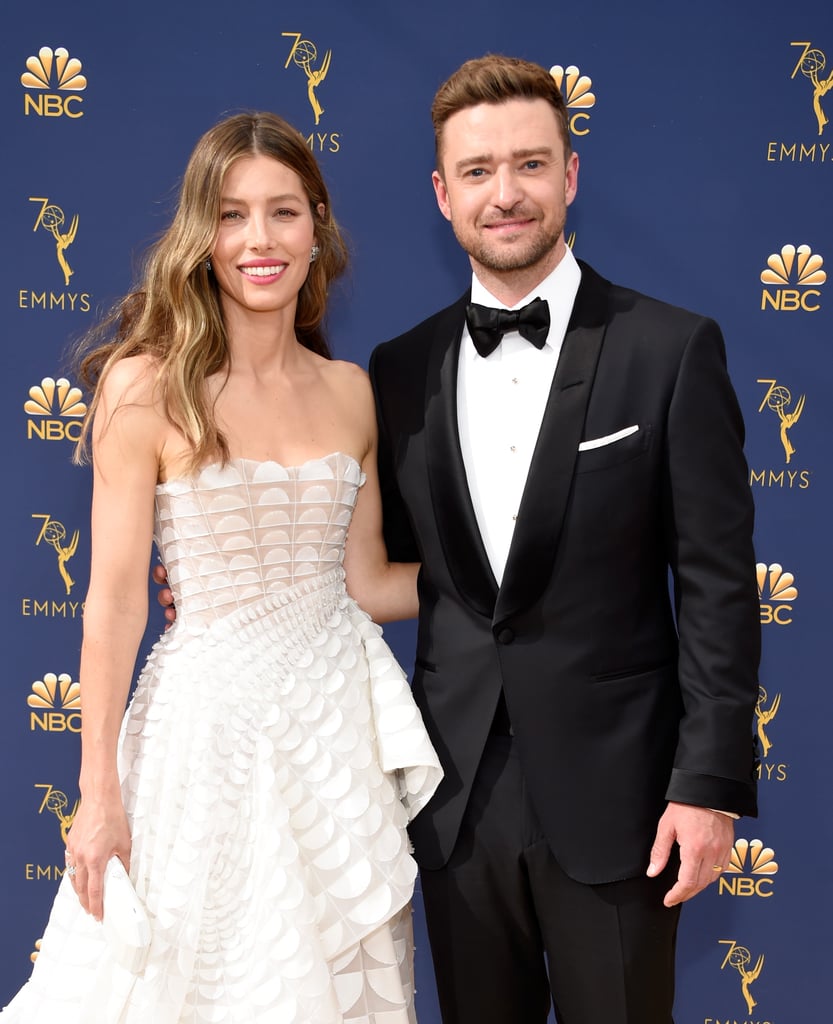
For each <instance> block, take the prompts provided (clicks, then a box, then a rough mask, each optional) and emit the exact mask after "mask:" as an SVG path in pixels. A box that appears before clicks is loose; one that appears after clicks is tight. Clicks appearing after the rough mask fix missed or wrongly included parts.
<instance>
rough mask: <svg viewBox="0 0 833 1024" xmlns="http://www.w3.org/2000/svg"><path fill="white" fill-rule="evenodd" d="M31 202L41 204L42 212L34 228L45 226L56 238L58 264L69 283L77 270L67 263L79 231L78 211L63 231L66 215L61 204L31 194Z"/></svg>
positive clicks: (66, 282) (66, 281)
mask: <svg viewBox="0 0 833 1024" xmlns="http://www.w3.org/2000/svg"><path fill="white" fill-rule="evenodd" d="M29 202H30V203H40V204H41V208H40V213H39V214H38V216H37V218H36V219H35V226H34V228H32V230H33V231H37V230H38V228H43V229H44V230H45V231H48V232H49V233H50V235H52V237H53V238H54V239H55V257H56V259H57V260H58V266H59V267H60V268H61V270H62V271H63V273H64V285H68V284H69V279H70V278H71V277H72V275H73V274H74V273H75V271H74V270H73V269H72V267H71V266H70V265H69V263H67V258H66V251H67V249H68V248H69V247H70V246H71V245H72V243H73V242H74V241H75V235H76V232H77V231H78V214H77V213H76V214H75V216H74V217H73V218H72V220H71V222H70V225H69V227H68V228H67V230H66V231H62V230H61V228H63V227H64V225H65V224H66V217H65V216H64V211H63V210H62V209H61V207H60V206H55V205H54V204H52V203H50V202H49V200H48V199H44V198H42V197H41V196H29Z"/></svg>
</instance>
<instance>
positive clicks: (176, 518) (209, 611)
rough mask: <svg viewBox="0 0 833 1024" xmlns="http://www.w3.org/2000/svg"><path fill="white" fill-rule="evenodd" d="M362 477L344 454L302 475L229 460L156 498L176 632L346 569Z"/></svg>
mask: <svg viewBox="0 0 833 1024" xmlns="http://www.w3.org/2000/svg"><path fill="white" fill-rule="evenodd" d="M363 483H364V475H363V474H362V472H361V467H360V466H359V464H358V462H356V460H355V459H354V458H353V457H352V456H350V455H346V454H344V453H341V452H334V453H332V454H330V455H326V456H324V457H323V458H316V459H310V460H308V461H307V462H304V463H303V464H301V465H299V466H282V465H280V464H279V463H277V462H258V461H255V460H251V459H233V460H231V461H230V462H228V463H227V464H226V465H224V466H220V465H217V464H213V465H210V466H205V467H204V468H203V469H201V470H200V471H199V472H198V473H197V474H196V475H195V476H194V477H191V478H181V479H175V480H170V481H168V482H166V483H164V484H160V485H159V486H158V487H157V489H156V527H155V536H154V539H155V541H156V546H157V549H158V551H159V557H160V559H161V560H162V562H163V564H164V565H165V567H166V570H167V573H168V580H169V583H170V587H171V590H172V592H173V595H174V600H175V602H176V608H177V622H178V630H180V631H182V630H186V631H187V632H189V633H192V632H197V633H198V632H201V631H202V629H204V628H205V627H206V626H208V625H209V624H210V623H211V622H212V621H214V620H215V619H216V618H218V617H221V616H224V615H226V614H228V613H229V612H230V611H232V610H233V609H235V608H240V607H243V606H245V605H247V604H250V603H252V602H254V601H258V600H260V599H262V598H263V597H265V596H268V595H271V594H275V593H277V592H278V591H280V590H281V589H283V588H285V587H289V586H292V585H293V584H295V583H297V582H300V581H303V580H304V579H306V578H309V577H311V576H317V575H321V574H323V573H326V572H328V571H330V570H332V569H334V568H337V567H338V566H340V565H341V563H342V560H343V557H344V543H345V540H346V538H347V530H348V528H349V525H350V520H351V517H352V514H353V509H354V508H355V504H356V498H357V496H358V491H359V488H360V487H361V485H362V484H363Z"/></svg>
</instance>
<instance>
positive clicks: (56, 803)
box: [35, 782, 81, 844]
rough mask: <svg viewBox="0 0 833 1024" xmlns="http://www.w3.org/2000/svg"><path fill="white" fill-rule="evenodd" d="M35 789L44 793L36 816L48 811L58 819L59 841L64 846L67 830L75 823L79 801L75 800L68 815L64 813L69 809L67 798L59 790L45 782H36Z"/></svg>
mask: <svg viewBox="0 0 833 1024" xmlns="http://www.w3.org/2000/svg"><path fill="white" fill-rule="evenodd" d="M35 789H45V790H46V793H45V795H44V798H43V800H42V801H41V805H40V807H39V808H38V814H43V812H44V811H49V812H50V813H51V814H54V815H55V817H56V818H57V819H58V824H59V825H60V827H61V839H63V841H64V844H66V841H67V835H68V834H69V830H70V829H71V828H72V823H73V821H75V815H76V814H77V813H78V805H79V804H80V803H81V801H80V800H76V801H75V803H74V804H73V806H72V810H71V811H70V812H69V814H67V813H66V808H67V807H69V797H68V796H67V795H66V793H62V792H61V790H60V789H55V787H54V786H51V785H50V784H49V783H46V782H36V783H35Z"/></svg>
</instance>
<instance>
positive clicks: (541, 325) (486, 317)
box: [466, 299, 550, 356]
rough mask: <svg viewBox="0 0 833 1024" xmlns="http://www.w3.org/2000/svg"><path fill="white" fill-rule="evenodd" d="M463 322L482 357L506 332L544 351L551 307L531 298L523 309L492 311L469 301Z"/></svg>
mask: <svg viewBox="0 0 833 1024" xmlns="http://www.w3.org/2000/svg"><path fill="white" fill-rule="evenodd" d="M466 323H467V324H468V328H469V334H470V335H471V340H472V341H473V342H474V347H475V348H476V349H477V351H478V352H479V353H480V355H481V356H488V355H491V353H492V352H494V350H495V349H496V348H497V347H498V345H499V344H500V342H501V339H502V338H503V336H504V334H506V332H507V331H518V333H519V334H520V336H521V337H522V338H526V340H527V341H530V342H532V344H533V345H534V346H535V347H536V348H543V347H544V342H545V341H546V340H547V333H548V332H549V329H550V307H549V306H548V305H547V300H546V299H533V300H532V302H530V303H529V305H527V306H524V307H523V308H522V309H492V308H491V307H490V306H478V304H477V303H476V302H472V303H470V304H469V305H468V306H466Z"/></svg>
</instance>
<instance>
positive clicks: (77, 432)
mask: <svg viewBox="0 0 833 1024" xmlns="http://www.w3.org/2000/svg"><path fill="white" fill-rule="evenodd" d="M83 397H84V396H83V393H82V391H81V389H80V388H77V387H74V386H73V385H72V384H70V382H69V381H68V380H67V379H66V377H59V378H58V380H55V379H54V378H53V377H44V378H43V379H42V380H41V382H40V384H35V385H34V387H31V388H29V397H28V399H27V400H26V401H25V402H24V403H23V411H24V412H25V413H26V414H27V416H28V417H29V419H28V420H27V423H26V439H27V441H31V440H32V439H33V438H35V437H36V438H38V439H39V440H41V441H64V440H67V441H71V442H73V443H75V442H76V441H77V440H78V439H79V438H80V436H81V427H82V421H83V418H84V416H86V414H87V404H86V402H84V401H83Z"/></svg>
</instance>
